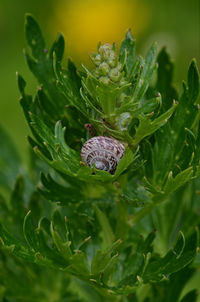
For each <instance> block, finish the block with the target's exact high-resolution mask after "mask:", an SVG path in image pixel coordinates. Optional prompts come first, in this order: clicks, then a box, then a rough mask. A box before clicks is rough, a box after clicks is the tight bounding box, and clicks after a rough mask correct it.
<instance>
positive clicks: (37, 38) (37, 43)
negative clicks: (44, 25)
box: [25, 14, 46, 59]
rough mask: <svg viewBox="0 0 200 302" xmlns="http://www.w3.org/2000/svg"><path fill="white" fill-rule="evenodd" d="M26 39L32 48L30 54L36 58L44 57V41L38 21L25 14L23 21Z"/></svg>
mask: <svg viewBox="0 0 200 302" xmlns="http://www.w3.org/2000/svg"><path fill="white" fill-rule="evenodd" d="M25 32H26V39H27V42H28V44H29V46H30V47H31V49H32V54H33V56H34V57H35V58H36V59H40V58H41V57H45V55H46V53H45V42H44V39H43V37H42V33H41V30H40V27H39V25H38V23H37V22H36V21H35V19H34V18H33V16H32V15H30V14H27V15H26V21H25Z"/></svg>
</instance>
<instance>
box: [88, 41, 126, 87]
mask: <svg viewBox="0 0 200 302" xmlns="http://www.w3.org/2000/svg"><path fill="white" fill-rule="evenodd" d="M92 61H93V63H94V64H95V66H96V69H95V71H94V73H95V76H96V77H97V78H98V79H99V80H100V81H102V82H103V83H105V84H109V83H110V82H114V83H116V84H119V85H120V86H122V85H124V84H125V79H124V72H123V71H122V69H123V66H122V64H121V63H120V62H119V61H118V55H117V52H116V48H115V45H114V44H113V45H111V44H108V43H106V44H104V45H100V46H99V49H98V53H97V54H94V55H93V56H92Z"/></svg>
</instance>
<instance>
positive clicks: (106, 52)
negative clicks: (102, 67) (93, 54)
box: [99, 43, 113, 61]
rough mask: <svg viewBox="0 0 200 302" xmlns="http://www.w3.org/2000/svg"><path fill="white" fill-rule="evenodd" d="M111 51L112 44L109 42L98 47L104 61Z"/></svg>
mask: <svg viewBox="0 0 200 302" xmlns="http://www.w3.org/2000/svg"><path fill="white" fill-rule="evenodd" d="M111 52H113V50H112V45H111V44H109V43H106V44H104V45H102V46H100V47H99V54H100V56H101V58H102V59H103V60H104V61H106V60H108V59H109V57H110V54H111Z"/></svg>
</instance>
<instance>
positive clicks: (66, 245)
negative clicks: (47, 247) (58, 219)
mask: <svg viewBox="0 0 200 302" xmlns="http://www.w3.org/2000/svg"><path fill="white" fill-rule="evenodd" d="M51 235H52V237H53V240H54V242H55V245H56V247H57V249H58V251H59V252H60V254H61V255H62V256H63V257H64V259H65V260H67V263H68V262H69V259H70V257H71V256H72V252H71V248H70V245H71V242H70V241H66V242H63V241H62V239H61V238H60V236H59V235H58V233H57V232H56V231H55V230H54V228H53V223H51Z"/></svg>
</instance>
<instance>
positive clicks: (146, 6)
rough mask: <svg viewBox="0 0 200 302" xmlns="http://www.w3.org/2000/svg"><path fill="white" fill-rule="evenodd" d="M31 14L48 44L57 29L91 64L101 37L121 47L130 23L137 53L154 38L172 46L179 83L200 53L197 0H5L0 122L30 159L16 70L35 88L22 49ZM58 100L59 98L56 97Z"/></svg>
mask: <svg viewBox="0 0 200 302" xmlns="http://www.w3.org/2000/svg"><path fill="white" fill-rule="evenodd" d="M26 12H30V13H32V14H33V15H34V16H35V17H36V19H37V20H38V22H39V23H40V26H41V28H42V31H43V33H44V36H45V38H46V41H47V45H48V46H50V44H51V43H52V42H53V40H54V39H55V38H56V34H57V32H62V33H63V34H64V36H65V41H66V57H67V56H70V57H72V58H73V61H74V62H75V63H76V64H77V65H78V66H80V63H81V62H83V63H84V64H90V60H89V57H88V54H89V53H91V52H94V51H95V50H96V47H97V44H98V42H99V41H101V42H110V43H112V42H116V43H117V45H118V47H119V45H120V42H121V40H122V39H123V38H124V35H125V33H126V30H127V29H128V28H131V30H132V34H133V36H134V37H135V38H136V40H137V50H138V53H141V54H142V55H144V53H145V51H146V50H147V48H148V47H149V46H150V45H151V44H152V42H154V41H157V42H158V47H159V48H161V47H162V46H164V45H165V46H167V49H168V51H169V53H170V54H171V57H172V59H173V60H174V61H176V66H175V83H178V82H180V81H181V80H182V79H186V72H187V68H188V65H189V62H190V60H191V59H192V58H193V57H196V58H197V59H198V58H199V54H200V26H199V25H200V16H199V14H200V13H199V12H200V8H199V1H198V0H190V1H188V0H182V1H178V0H162V1H159V0H152V1H147V0H123V1H120V0H101V1H100V0H99V1H94V0H93V1H92V0H57V1H53V0H43V1H39V0H34V1H27V0H18V1H13V0H0V83H1V84H0V86H1V89H0V124H1V125H3V126H4V128H6V129H7V131H8V132H9V134H11V136H12V137H13V139H14V141H15V143H16V144H17V146H18V148H19V150H20V152H21V157H22V158H24V159H27V142H26V135H27V133H28V128H27V126H26V123H25V119H24V117H23V114H22V111H21V108H20V105H19V103H18V101H17V100H18V99H19V92H18V90H17V85H16V80H15V72H16V71H19V73H20V74H22V75H23V76H24V77H25V79H26V81H27V83H28V92H30V93H33V92H34V91H35V89H36V87H37V83H36V81H35V79H34V78H33V76H32V75H31V73H30V72H29V70H28V68H27V66H26V64H25V61H24V57H23V53H22V50H23V48H24V47H26V41H25V37H24V14H25V13H26ZM55 101H56V100H55Z"/></svg>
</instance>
